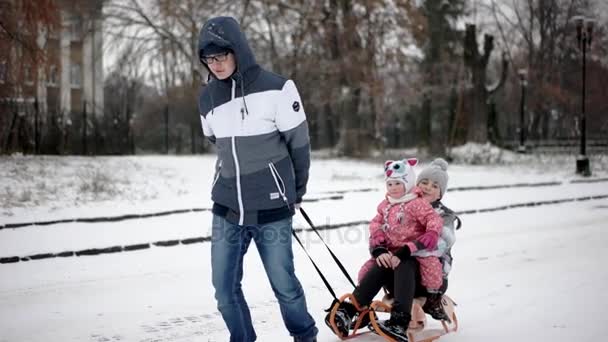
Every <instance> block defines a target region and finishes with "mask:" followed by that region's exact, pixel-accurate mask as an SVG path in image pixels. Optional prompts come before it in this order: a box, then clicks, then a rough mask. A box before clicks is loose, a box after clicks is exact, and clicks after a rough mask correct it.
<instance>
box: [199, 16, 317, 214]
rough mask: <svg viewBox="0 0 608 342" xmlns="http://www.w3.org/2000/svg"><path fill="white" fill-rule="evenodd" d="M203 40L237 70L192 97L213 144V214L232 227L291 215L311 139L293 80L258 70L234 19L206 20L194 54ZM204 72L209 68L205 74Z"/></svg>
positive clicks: (304, 178)
mask: <svg viewBox="0 0 608 342" xmlns="http://www.w3.org/2000/svg"><path fill="white" fill-rule="evenodd" d="M210 44H215V45H218V46H221V47H225V48H229V49H231V50H232V51H234V55H235V58H236V62H237V70H236V72H235V73H234V74H233V75H232V76H231V77H230V78H228V79H226V80H218V79H215V78H211V81H210V82H209V84H208V85H207V86H206V87H204V88H203V89H202V91H201V93H200V95H199V113H200V118H201V123H202V127H203V133H204V134H205V136H206V137H207V138H208V139H209V141H211V142H212V143H214V144H215V145H216V147H217V154H218V159H217V163H216V175H215V177H214V180H213V189H212V194H211V197H212V200H213V202H214V203H215V205H214V213H215V214H220V215H222V216H224V217H226V219H227V220H228V221H231V222H233V223H235V224H239V225H249V224H257V223H264V222H270V221H272V220H274V219H282V218H284V217H286V216H291V215H293V212H294V211H293V204H294V203H299V202H301V201H302V197H303V196H304V194H305V193H306V184H307V182H308V170H309V167H310V140H309V135H308V125H307V122H306V115H305V113H304V108H303V106H302V102H301V100H300V95H299V94H298V90H297V89H296V86H295V84H294V82H293V81H291V80H288V79H286V78H285V77H282V76H279V75H277V74H274V73H271V72H268V71H266V70H263V69H262V68H261V67H260V66H259V65H258V64H257V63H256V61H255V58H254V56H253V53H252V51H251V49H250V47H249V45H248V43H247V40H246V38H245V35H244V34H243V33H242V32H241V30H240V28H239V25H238V23H237V22H236V20H234V19H233V18H230V17H218V18H215V19H212V20H210V21H209V22H207V23H206V24H205V26H204V27H203V28H202V30H201V32H200V35H199V43H198V48H199V57H201V56H202V55H201V54H202V51H203V50H204V49H205V47H207V46H209V45H210ZM210 74H211V73H210Z"/></svg>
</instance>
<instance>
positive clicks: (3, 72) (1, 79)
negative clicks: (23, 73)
mask: <svg viewBox="0 0 608 342" xmlns="http://www.w3.org/2000/svg"><path fill="white" fill-rule="evenodd" d="M7 74H8V67H7V65H6V61H2V62H0V83H5V82H6V78H7Z"/></svg>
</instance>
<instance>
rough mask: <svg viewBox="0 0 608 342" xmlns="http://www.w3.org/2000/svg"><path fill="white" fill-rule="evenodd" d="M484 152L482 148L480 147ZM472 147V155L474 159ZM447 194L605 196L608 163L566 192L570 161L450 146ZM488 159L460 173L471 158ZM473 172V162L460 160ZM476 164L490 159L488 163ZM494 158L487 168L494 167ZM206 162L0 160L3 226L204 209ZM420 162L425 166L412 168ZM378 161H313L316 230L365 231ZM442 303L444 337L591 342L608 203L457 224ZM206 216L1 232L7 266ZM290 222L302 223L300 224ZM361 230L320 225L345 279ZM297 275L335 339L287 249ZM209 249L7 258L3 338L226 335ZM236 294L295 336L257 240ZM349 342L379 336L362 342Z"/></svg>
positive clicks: (605, 277) (203, 232)
mask: <svg viewBox="0 0 608 342" xmlns="http://www.w3.org/2000/svg"><path fill="white" fill-rule="evenodd" d="M484 149H485V150H484ZM480 151H481V152H480ZM452 153H453V155H454V157H455V160H457V163H454V164H451V165H450V168H449V173H450V187H453V188H456V187H464V186H481V185H501V184H516V183H538V182H558V183H559V185H553V186H538V187H514V188H501V189H490V190H471V191H454V192H450V191H448V192H447V194H446V196H445V199H444V202H445V204H446V205H448V206H449V207H451V208H453V209H454V210H457V211H463V210H471V209H481V208H494V207H499V206H503V205H508V204H516V203H526V202H533V201H546V200H553V199H567V198H580V197H584V196H605V195H608V181H602V179H603V178H605V177H606V176H607V175H608V167H606V165H607V164H608V158H606V156H590V164H591V167H592V171H593V178H592V179H596V180H598V181H597V182H595V183H578V182H573V181H575V180H580V179H581V178H580V177H578V176H577V175H575V174H574V170H575V156H563V155H562V156H546V155H545V156H534V155H523V156H522V155H517V154H509V153H507V152H504V151H496V150H494V149H493V148H491V147H489V148H488V147H480V146H465V147H463V148H461V149H460V150H455V151H452ZM475 153H478V154H479V155H480V158H476V160H477V161H479V162H480V163H481V164H476V165H470V164H464V160H466V158H467V157H468V156H471V155H472V154H475ZM469 162H472V161H471V160H469ZM483 162H485V163H483ZM487 162H491V164H487ZM213 163H214V157H213V156H210V155H206V156H138V157H95V158H87V157H51V156H45V157H29V156H11V157H1V158H0V179H1V185H0V201H1V202H0V203H1V207H0V210H1V211H0V226H2V225H4V224H7V223H19V222H32V221H44V220H53V219H65V218H81V217H99V216H117V215H122V214H135V213H152V212H156V211H165V210H172V209H190V208H209V207H211V202H210V198H209V190H210V186H211V180H212V174H213ZM422 166H424V164H422V165H420V166H418V167H417V169H418V170H420V167H422ZM381 168H382V163H381V162H380V163H370V162H364V161H357V160H347V159H315V160H313V163H312V169H311V181H310V184H309V192H308V194H307V198H310V199H313V198H321V197H325V196H327V193H328V192H331V191H338V190H354V189H364V188H372V189H375V190H372V191H368V192H346V193H344V194H343V196H344V198H343V199H342V200H322V201H319V202H311V203H305V205H304V208H305V209H306V210H307V212H308V213H309V215H310V216H311V218H312V219H313V220H314V222H315V223H316V224H317V225H322V224H336V223H346V222H354V221H365V220H369V219H371V218H372V217H373V215H374V211H375V207H376V205H377V203H378V202H379V201H380V200H381V198H382V194H383V181H382V172H381ZM461 218H462V220H463V228H462V229H461V230H460V231H458V233H457V238H458V241H457V243H456V246H455V247H454V252H453V254H454V258H455V262H454V269H453V272H452V274H451V275H450V287H449V290H448V294H449V295H450V296H451V297H452V298H454V300H455V301H456V302H457V303H458V306H457V315H458V318H459V320H460V324H461V326H460V331H459V332H458V333H456V334H453V335H448V336H445V337H444V338H442V341H447V342H450V341H467V342H476V341H513V340H517V341H539V340H540V341H549V340H551V341H558V342H559V341H573V340H576V341H588V340H598V341H599V340H600V339H601V338H602V337H604V336H605V335H606V334H608V327H606V325H605V324H604V319H603V318H602V317H604V314H603V312H602V311H603V308H604V307H605V305H606V304H608V292H606V291H603V290H602V289H603V288H604V284H606V282H607V281H608V270H607V268H606V267H605V265H604V260H606V259H607V258H608V249H607V248H606V246H607V245H608V234H607V233H606V231H605V225H606V223H605V222H608V200H606V199H605V198H604V199H599V200H584V201H573V202H567V203H562V204H554V205H542V206H536V207H526V208H517V209H507V210H499V211H494V212H489V213H481V214H479V213H478V214H467V215H462V216H461ZM210 222H211V214H210V213H209V212H191V213H186V214H177V215H168V216H162V217H156V218H145V219H134V220H126V221H120V222H108V223H62V224H57V225H50V226H27V227H22V228H17V229H2V230H0V258H2V257H9V256H27V255H32V254H36V253H50V252H52V253H57V252H62V251H66V250H72V251H73V250H81V249H85V248H103V247H110V246H115V245H128V244H136V243H147V242H154V241H160V240H170V239H184V238H192V237H204V236H209V235H210ZM295 226H296V227H297V228H306V224H305V221H304V220H303V218H302V217H301V216H297V217H296V220H295ZM366 230H367V227H366V225H358V226H349V227H345V228H340V229H334V230H325V231H321V235H322V236H323V238H324V240H325V241H326V242H327V244H328V245H330V247H331V248H332V249H333V251H334V252H335V253H336V255H337V256H338V257H339V258H340V259H341V260H342V262H343V263H344V264H345V266H346V268H347V269H348V270H349V272H350V274H351V275H352V276H356V272H357V271H358V268H359V267H360V266H361V264H362V263H363V262H364V261H365V260H366V259H367V257H368V255H367V233H366ZM299 236H300V237H301V239H302V241H303V242H304V244H305V246H306V247H307V249H308V250H309V252H310V253H311V255H312V256H313V258H315V260H316V262H317V263H318V264H319V266H320V267H321V269H322V270H323V272H324V273H325V275H326V276H327V277H328V280H329V281H330V283H331V284H332V286H333V287H334V288H335V289H336V291H337V292H338V293H344V292H348V291H350V290H351V289H352V288H350V285H349V283H348V281H347V280H346V279H345V278H344V277H343V276H342V275H341V273H340V271H339V269H338V268H337V266H336V265H335V264H334V263H333V261H332V259H331V257H330V256H329V254H328V252H327V251H326V249H325V247H324V245H323V244H322V243H321V242H320V241H319V239H318V238H317V237H316V235H315V234H313V233H311V232H300V233H299ZM294 253H295V258H296V272H297V274H298V276H299V279H300V281H301V282H302V284H303V286H304V288H305V292H306V296H307V301H308V306H309V310H310V312H311V314H312V315H313V317H314V318H315V320H316V321H317V324H318V327H319V329H320V334H319V341H324V342H325V341H327V342H329V341H338V339H337V338H336V337H335V336H333V335H332V334H331V332H330V331H329V329H328V328H326V327H325V325H324V324H323V318H324V315H325V313H324V312H323V309H325V308H326V307H327V306H328V305H329V304H330V303H331V296H330V295H329V293H328V292H327V290H326V289H325V287H324V285H323V283H322V281H321V280H320V278H319V277H318V275H317V274H316V272H315V270H314V268H313V267H312V265H311V264H310V262H309V260H308V258H307V257H306V255H305V254H304V252H303V251H302V250H301V249H300V247H299V246H298V245H297V244H294ZM209 255H210V244H209V243H196V244H191V245H178V246H174V247H156V246H152V247H151V248H150V249H146V250H141V251H132V252H123V253H115V254H104V255H100V256H82V257H68V258H53V259H44V260H36V261H28V262H23V261H22V262H18V263H12V264H0V342H9V341H10V342H13V341H15V342H22V341H44V342H47V341H146V342H151V341H180V342H181V341H226V340H228V334H227V331H226V329H225V327H224V324H223V321H222V319H221V317H220V316H219V314H218V312H217V310H216V308H215V300H214V297H213V295H214V293H213V288H212V286H211V280H210V274H211V271H210V261H209V260H210V258H209ZM243 289H244V292H245V296H246V298H247V300H248V303H249V305H250V307H251V312H252V316H253V319H254V325H255V327H256V331H257V334H258V341H271V340H274V341H289V340H290V337H289V336H288V333H287V332H286V329H285V328H284V326H283V323H282V321H281V318H280V313H279V309H278V304H277V302H276V300H275V299H274V296H273V294H272V290H271V289H270V286H269V285H268V281H267V279H266V276H265V274H264V271H263V267H262V265H261V261H260V259H259V256H258V255H257V251H256V250H255V246H254V245H253V246H252V247H251V248H250V251H249V253H248V254H247V256H246V259H245V276H244V280H243ZM358 341H362V342H365V341H381V339H380V338H379V337H377V336H373V335H364V336H362V337H360V338H359V339H358Z"/></svg>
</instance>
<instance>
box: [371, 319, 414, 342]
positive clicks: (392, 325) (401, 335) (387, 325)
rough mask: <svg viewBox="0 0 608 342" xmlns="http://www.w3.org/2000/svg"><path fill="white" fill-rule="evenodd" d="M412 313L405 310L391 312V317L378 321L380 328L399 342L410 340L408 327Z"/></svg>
mask: <svg viewBox="0 0 608 342" xmlns="http://www.w3.org/2000/svg"><path fill="white" fill-rule="evenodd" d="M410 319H411V315H410V314H407V313H404V312H395V311H393V312H391V318H389V319H388V320H386V321H382V322H379V323H378V328H379V329H380V330H381V331H382V332H383V333H384V334H386V335H388V336H390V337H391V338H394V339H395V340H397V341H398V342H409V339H408V337H407V328H408V326H409V324H410Z"/></svg>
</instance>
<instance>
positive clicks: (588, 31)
mask: <svg viewBox="0 0 608 342" xmlns="http://www.w3.org/2000/svg"><path fill="white" fill-rule="evenodd" d="M572 21H573V22H574V25H575V27H576V40H577V42H578V48H579V49H580V50H581V51H582V53H583V54H582V76H583V79H582V80H583V85H582V87H581V120H580V122H581V127H580V130H581V151H580V155H579V156H578V158H576V173H578V174H580V175H583V176H590V175H591V168H590V166H589V158H587V155H586V147H587V146H586V144H587V123H586V115H585V90H586V89H585V86H586V76H587V75H586V71H587V70H586V69H587V48H588V47H590V46H591V38H592V36H593V26H594V23H595V21H594V20H592V19H589V18H585V17H583V16H575V17H573V18H572Z"/></svg>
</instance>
